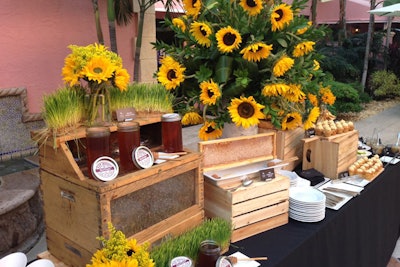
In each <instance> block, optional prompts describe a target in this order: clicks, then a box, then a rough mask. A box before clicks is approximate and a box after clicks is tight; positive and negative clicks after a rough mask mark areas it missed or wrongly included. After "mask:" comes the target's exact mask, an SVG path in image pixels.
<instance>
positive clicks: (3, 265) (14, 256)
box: [0, 252, 28, 267]
mask: <svg viewBox="0 0 400 267" xmlns="http://www.w3.org/2000/svg"><path fill="white" fill-rule="evenodd" d="M27 262H28V259H27V257H26V255H25V254H24V253H22V252H14V253H11V254H9V255H7V256H5V257H3V258H1V259H0V267H25V266H26V263H27Z"/></svg>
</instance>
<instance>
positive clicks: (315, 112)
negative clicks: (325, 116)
mask: <svg viewBox="0 0 400 267" xmlns="http://www.w3.org/2000/svg"><path fill="white" fill-rule="evenodd" d="M319 114H320V111H319V107H313V108H312V109H311V111H310V114H308V118H307V120H306V121H305V122H304V125H303V128H304V130H308V129H310V128H312V127H314V124H315V122H316V121H317V119H318V117H319Z"/></svg>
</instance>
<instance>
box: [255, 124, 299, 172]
mask: <svg viewBox="0 0 400 267" xmlns="http://www.w3.org/2000/svg"><path fill="white" fill-rule="evenodd" d="M258 132H259V133H268V132H275V133H276V157H277V158H278V159H281V160H283V161H284V162H288V163H289V164H288V165H287V166H285V167H283V169H285V170H289V171H292V170H294V169H295V168H296V166H297V165H298V164H300V163H301V160H302V158H303V142H302V140H303V139H304V129H303V128H302V127H297V128H296V129H293V130H288V131H282V130H277V129H276V128H275V127H274V126H273V125H272V123H271V122H269V121H263V120H262V121H260V123H259V124H258Z"/></svg>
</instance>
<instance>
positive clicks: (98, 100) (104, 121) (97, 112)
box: [86, 85, 111, 126]
mask: <svg viewBox="0 0 400 267" xmlns="http://www.w3.org/2000/svg"><path fill="white" fill-rule="evenodd" d="M86 114H87V125H88V126H109V125H111V103H110V92H109V91H108V89H107V87H106V86H102V85H99V86H96V87H94V88H93V87H92V88H90V93H89V94H87V95H86Z"/></svg>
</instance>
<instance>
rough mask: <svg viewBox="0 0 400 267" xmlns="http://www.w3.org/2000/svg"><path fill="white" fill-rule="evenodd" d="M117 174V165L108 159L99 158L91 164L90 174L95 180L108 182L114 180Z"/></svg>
mask: <svg viewBox="0 0 400 267" xmlns="http://www.w3.org/2000/svg"><path fill="white" fill-rule="evenodd" d="M118 173H119V167H118V164H117V162H116V161H115V160H114V159H112V158H110V157H106V156H104V157H100V158H98V159H96V160H95V161H94V162H93V164H92V174H93V177H94V178H95V179H96V180H99V181H103V182H108V181H111V180H114V179H115V177H117V175H118Z"/></svg>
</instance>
